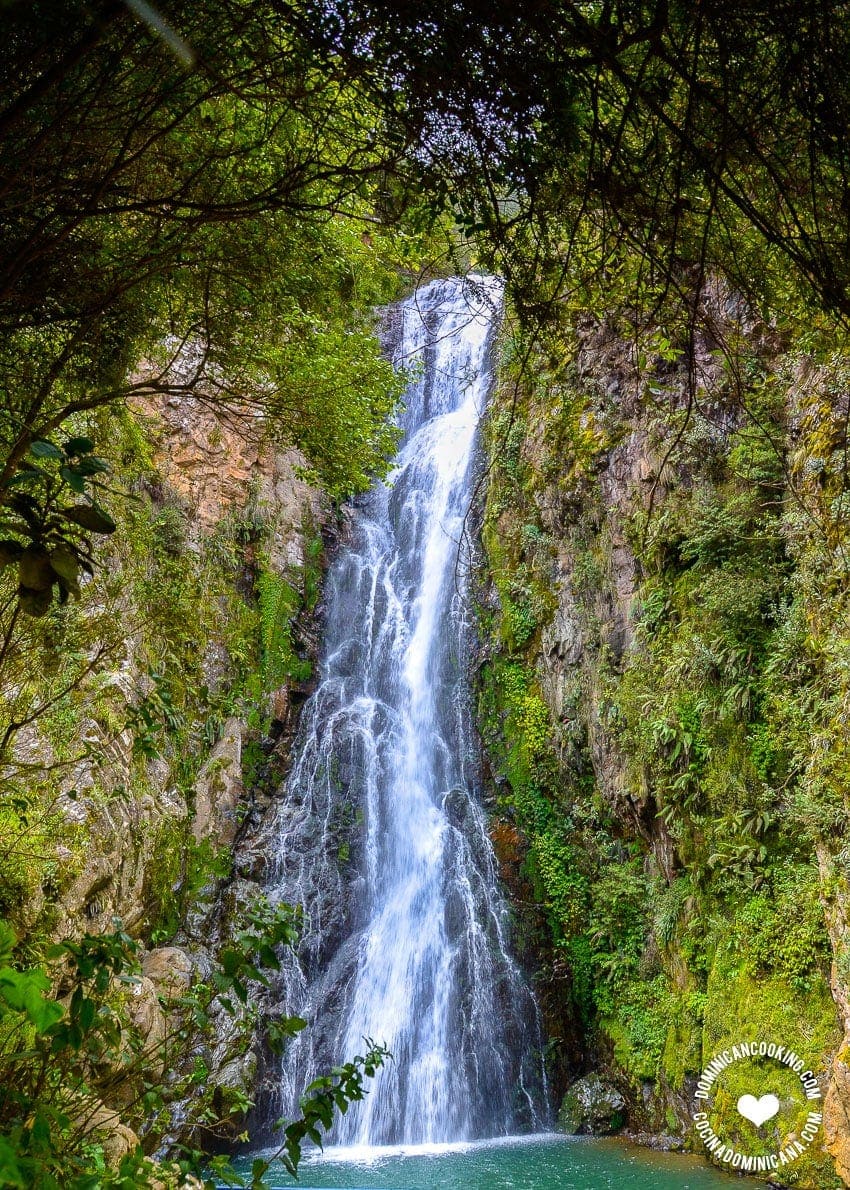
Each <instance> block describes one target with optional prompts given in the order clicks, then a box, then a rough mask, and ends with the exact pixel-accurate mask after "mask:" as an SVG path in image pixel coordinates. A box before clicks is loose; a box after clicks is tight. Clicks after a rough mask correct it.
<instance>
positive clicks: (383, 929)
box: [271, 277, 542, 1145]
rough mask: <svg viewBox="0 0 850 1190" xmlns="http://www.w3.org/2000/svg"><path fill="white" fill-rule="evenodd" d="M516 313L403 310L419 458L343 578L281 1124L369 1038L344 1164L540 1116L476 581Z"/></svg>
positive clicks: (451, 292) (296, 796) (287, 856)
mask: <svg viewBox="0 0 850 1190" xmlns="http://www.w3.org/2000/svg"><path fill="white" fill-rule="evenodd" d="M500 310H501V288H500V286H499V284H498V283H497V282H496V281H495V280H494V279H492V278H484V277H480V278H470V279H468V280H466V281H459V280H450V281H435V282H433V283H431V284H430V285H428V286H427V287H425V288H423V289H420V290H418V291H417V292H416V293H415V294H414V296H413V297H411V298H409V299H408V300H407V301H405V302H403V303H401V304H400V305H399V306H398V307H396V308H395V309H394V311H393V318H392V319H391V328H390V334H391V337H393V338H394V340H395V341H394V344H392V347H393V349H394V350H393V355H394V359H395V361H396V362H397V364H399V365H403V366H405V367H411V365H413V368H412V371H411V381H410V385H409V389H408V392H407V395H406V399H405V402H406V403H405V409H404V412H403V414H402V415H401V418H400V429H401V432H402V438H401V442H400V447H399V451H398V455H397V457H396V460H395V465H394V467H393V470H392V472H391V474H390V475H389V476H388V478H387V480H386V481H385V482H383V483H376V484H375V486H374V487H373V489H372V490H371V491H370V493H369V494H368V496H366V497H364V498H362V499H361V500H360V501H359V502H357V504H356V505H355V506H354V508H353V509H352V510H351V519H350V526H349V533H348V535H347V540H346V543H345V545H344V546H343V547H342V548H341V549H340V551H339V553H338V556H337V558H336V560H335V562H334V563H333V565H332V566H331V568H330V570H329V572H328V576H327V581H326V589H325V602H326V616H325V635H324V646H323V650H322V656H323V659H322V663H321V671H320V675H319V682H318V686H317V689H316V690H315V693H314V694H313V695H312V696H311V697H310V699H309V700H308V701H307V703H306V704H305V706H304V708H303V711H302V717H301V722H300V727H299V732H298V736H297V739H296V742H295V748H294V757H293V763H292V768H291V771H290V775H289V778H288V781H287V783H286V788H285V791H284V793H283V796H282V798H281V803H280V808H279V813H278V817H277V821H276V827H275V846H276V849H277V856H276V861H275V862H276V869H275V876H274V880H273V890H272V895H273V896H274V897H275V898H276V899H280V900H286V901H289V902H292V903H296V904H300V905H302V906H303V912H304V932H303V937H302V942H301V946H300V948H299V951H298V955H297V961H296V960H295V959H293V960H292V961H289V962H288V963H287V965H286V968H285V970H284V972H283V976H282V981H281V988H280V1003H279V1005H278V1008H279V1011H281V1012H286V1013H296V1014H298V1015H300V1016H302V1017H305V1018H306V1019H307V1020H308V1021H309V1027H308V1029H306V1030H305V1031H304V1032H303V1033H302V1034H300V1035H299V1037H298V1039H297V1040H296V1041H295V1042H294V1043H292V1044H291V1046H290V1047H289V1049H288V1050H287V1051H286V1053H285V1054H284V1058H283V1061H282V1068H281V1069H280V1070H278V1071H275V1072H274V1076H273V1083H274V1090H273V1100H274V1101H273V1103H272V1105H271V1107H272V1109H273V1110H274V1112H275V1114H277V1115H290V1116H291V1115H292V1114H294V1113H295V1112H296V1111H297V1102H298V1096H299V1094H300V1093H301V1092H302V1091H303V1088H304V1086H305V1085H306V1083H307V1082H309V1080H310V1079H311V1078H313V1077H315V1076H316V1074H318V1073H322V1072H324V1071H325V1070H327V1069H328V1068H329V1067H330V1066H332V1065H334V1064H336V1063H338V1062H340V1061H343V1060H348V1059H350V1058H351V1057H353V1056H354V1055H355V1054H356V1053H362V1052H363V1049H364V1041H363V1039H364V1037H369V1038H372V1039H374V1040H375V1041H376V1042H379V1043H382V1044H384V1045H386V1046H387V1047H388V1049H389V1050H390V1051H391V1052H392V1054H393V1060H392V1061H391V1062H388V1063H387V1065H386V1066H385V1067H384V1069H382V1070H381V1071H379V1073H378V1074H377V1076H376V1078H375V1080H374V1081H373V1082H371V1083H370V1084H369V1093H368V1095H367V1096H366V1098H365V1099H364V1100H363V1101H362V1102H361V1103H356V1104H354V1105H352V1107H351V1108H350V1109H349V1111H348V1113H347V1114H346V1115H345V1116H342V1117H340V1118H339V1120H338V1122H337V1123H336V1125H335V1128H334V1132H333V1136H332V1139H333V1140H334V1141H335V1142H336V1143H340V1144H367V1145H376V1144H398V1143H409V1144H416V1143H426V1142H442V1141H453V1140H464V1139H472V1138H475V1137H482V1136H493V1135H502V1134H506V1133H509V1132H511V1131H517V1130H519V1129H528V1128H530V1127H533V1126H534V1125H535V1123H536V1121H537V1117H538V1112H539V1109H540V1099H541V1093H540V1086H541V1077H542V1076H541V1072H540V1065H541V1063H540V1055H539V1045H540V1038H539V1028H538V1018H537V1012H536V1007H535V1004H534V1000H533V997H532V996H531V994H530V992H529V990H528V988H527V986H526V984H525V983H524V981H523V978H522V975H521V973H520V971H519V970H518V968H517V966H516V963H515V962H514V960H513V959H512V957H511V953H510V946H509V939H508V922H507V913H506V907H505V904H504V901H503V899H502V896H501V894H500V891H499V887H498V876H497V872H496V866H495V861H494V857H493V853H492V849H491V845H490V841H489V838H488V836H487V830H486V820H485V816H484V813H483V811H482V809H481V805H480V798H479V788H478V786H479V773H478V770H479V764H478V755H477V742H476V737H475V732H474V727H473V723H472V716H471V711H470V698H469V688H468V681H467V673H466V670H467V658H468V656H469V641H468V625H467V623H466V618H465V614H466V601H465V590H464V588H465V575H464V571H465V567H464V565H462V564H459V562H460V563H463V560H464V550H463V548H462V543H463V540H464V535H465V518H466V514H467V511H468V508H469V503H470V499H471V495H472V489H473V484H474V479H475V475H476V470H477V461H478V460H477V429H478V423H479V420H480V418H481V415H482V413H483V411H484V409H485V406H486V402H487V397H488V391H489V387H490V385H491V383H492V375H491V371H490V355H491V346H492V339H493V335H494V331H495V327H496V325H497V323H498V319H499V315H500ZM393 322H394V324H395V326H394V330H393V327H392V323H393Z"/></svg>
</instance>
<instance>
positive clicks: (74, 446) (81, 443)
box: [64, 437, 94, 458]
mask: <svg viewBox="0 0 850 1190" xmlns="http://www.w3.org/2000/svg"><path fill="white" fill-rule="evenodd" d="M64 450H65V454H66V455H68V456H69V457H70V458H74V457H75V456H77V455H87V454H89V453H90V452H91V451H93V450H94V443H93V442H92V440H91V438H82V437H81V438H69V439H68V441H67V442H66V443H65V446H64Z"/></svg>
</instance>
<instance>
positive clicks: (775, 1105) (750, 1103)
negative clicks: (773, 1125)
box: [738, 1095, 779, 1128]
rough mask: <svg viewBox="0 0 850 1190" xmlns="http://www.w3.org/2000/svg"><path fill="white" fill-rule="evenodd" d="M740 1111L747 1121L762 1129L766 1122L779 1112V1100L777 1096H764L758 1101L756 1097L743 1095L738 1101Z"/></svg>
mask: <svg viewBox="0 0 850 1190" xmlns="http://www.w3.org/2000/svg"><path fill="white" fill-rule="evenodd" d="M738 1111H739V1112H740V1113H741V1115H742V1116H743V1117H744V1119H745V1120H752V1122H753V1123H754V1124H755V1126H756V1128H760V1127H761V1125H762V1124H763V1123H764V1122H765V1120H772V1119H773V1117H774V1116H775V1115H776V1113H777V1112H778V1111H779V1100H778V1099H777V1098H776V1096H775V1095H762V1097H761V1099H756V1097H755V1095H742V1096H741V1098H740V1099H739V1100H738Z"/></svg>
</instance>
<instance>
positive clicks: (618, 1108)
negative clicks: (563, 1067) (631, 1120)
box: [558, 1074, 626, 1136]
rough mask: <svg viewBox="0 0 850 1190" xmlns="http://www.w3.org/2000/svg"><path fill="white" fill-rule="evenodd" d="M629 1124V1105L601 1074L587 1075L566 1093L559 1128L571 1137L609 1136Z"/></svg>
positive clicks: (559, 1117)
mask: <svg viewBox="0 0 850 1190" xmlns="http://www.w3.org/2000/svg"><path fill="white" fill-rule="evenodd" d="M625 1122H626V1101H625V1099H624V1098H623V1096H622V1095H621V1094H620V1092H619V1091H618V1090H617V1088H616V1087H614V1086H612V1085H611V1084H610V1083H606V1082H605V1081H604V1079H602V1078H601V1077H600V1076H599V1075H598V1074H586V1075H584V1077H583V1078H580V1079H577V1080H576V1081H575V1082H574V1083H573V1084H572V1086H571V1087H570V1088H569V1090H568V1091H567V1093H566V1095H565V1096H564V1099H563V1102H562V1104H561V1110H560V1112H559V1113H558V1125H559V1127H560V1128H561V1130H562V1131H563V1132H567V1133H570V1134H571V1135H574V1136H576V1135H586V1134H590V1135H592V1136H607V1135H608V1134H609V1133H611V1132H618V1131H619V1130H620V1129H621V1128H622V1127H623V1125H624V1124H625Z"/></svg>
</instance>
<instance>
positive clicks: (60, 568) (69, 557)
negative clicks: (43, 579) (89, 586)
mask: <svg viewBox="0 0 850 1190" xmlns="http://www.w3.org/2000/svg"><path fill="white" fill-rule="evenodd" d="M50 565H51V567H52V568H53V571H54V572H55V573H56V574H57V575H58V576H59V578H60V579H61V580H62V582H63V583H64V584H65V586H66V587H67V588H68V590H69V591H70V592H71V594H72V595H76V596H77V598H79V595H80V585H79V579H78V576H79V572H80V564H79V562H78V561H77V557H76V555H75V554H74V551H73V550H72V549H71V548H70V546H67V545H65V543H64V542H63V543H61V544H60V545H57V546H56V547H55V548H54V549H52V550H51V551H50Z"/></svg>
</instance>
